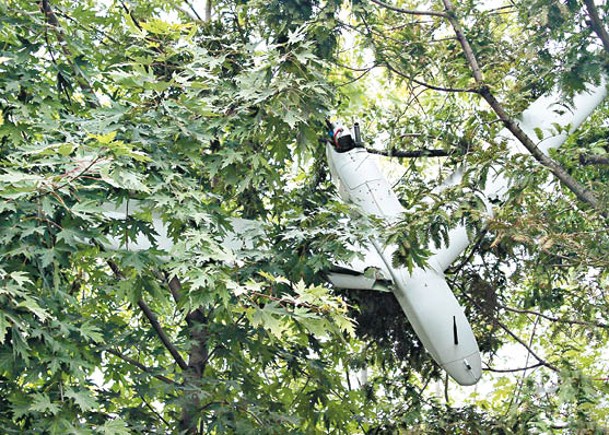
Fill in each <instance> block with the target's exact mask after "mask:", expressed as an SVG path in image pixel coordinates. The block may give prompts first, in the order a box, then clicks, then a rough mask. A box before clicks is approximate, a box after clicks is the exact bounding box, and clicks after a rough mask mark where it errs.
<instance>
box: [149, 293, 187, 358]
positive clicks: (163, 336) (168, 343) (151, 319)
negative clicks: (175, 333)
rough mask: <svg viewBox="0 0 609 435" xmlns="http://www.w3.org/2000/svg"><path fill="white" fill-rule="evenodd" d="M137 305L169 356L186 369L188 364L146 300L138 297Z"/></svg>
mask: <svg viewBox="0 0 609 435" xmlns="http://www.w3.org/2000/svg"><path fill="white" fill-rule="evenodd" d="M137 306H138V307H140V309H141V310H142V312H143V313H144V315H145V316H146V318H147V319H148V321H149V322H150V325H151V326H152V328H153V329H154V331H155V332H156V334H157V335H158V336H159V338H160V339H161V341H162V342H163V345H164V346H165V348H167V350H168V351H169V353H170V354H171V356H173V359H174V360H175V362H176V363H177V364H178V366H179V367H180V368H181V369H182V370H186V369H188V364H186V361H184V358H182V355H180V352H178V349H177V348H176V347H175V346H174V344H173V343H172V341H171V340H170V339H169V336H167V334H166V333H165V331H164V330H163V327H162V326H161V324H160V323H159V321H158V319H157V317H156V315H155V314H154V313H153V312H152V310H151V309H150V307H149V306H148V305H147V304H146V302H144V301H143V300H142V299H139V300H138V301H137Z"/></svg>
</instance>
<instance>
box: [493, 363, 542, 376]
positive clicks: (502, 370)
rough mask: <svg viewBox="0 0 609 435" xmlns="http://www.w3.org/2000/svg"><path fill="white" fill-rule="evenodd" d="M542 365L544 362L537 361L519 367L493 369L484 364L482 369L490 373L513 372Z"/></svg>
mask: <svg viewBox="0 0 609 435" xmlns="http://www.w3.org/2000/svg"><path fill="white" fill-rule="evenodd" d="M543 366H544V364H543V363H541V362H539V363H537V364H533V365H531V366H527V367H519V368H516V369H495V368H492V367H490V366H486V367H484V368H483V369H482V370H484V371H487V372H492V373H515V372H523V371H527V370H531V369H536V368H538V367H543Z"/></svg>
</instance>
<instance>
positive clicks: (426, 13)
mask: <svg viewBox="0 0 609 435" xmlns="http://www.w3.org/2000/svg"><path fill="white" fill-rule="evenodd" d="M370 1H371V2H372V3H375V4H377V5H379V6H382V7H384V8H386V9H389V10H392V11H394V12H399V13H401V14H407V15H418V16H432V17H442V18H446V14H445V13H443V12H436V11H415V10H412V9H402V8H398V7H396V6H392V5H388V4H387V3H384V2H382V1H380V0H370Z"/></svg>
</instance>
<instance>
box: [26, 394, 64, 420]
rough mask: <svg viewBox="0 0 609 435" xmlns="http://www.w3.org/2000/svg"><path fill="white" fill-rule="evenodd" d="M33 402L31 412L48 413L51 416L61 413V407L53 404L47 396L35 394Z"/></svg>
mask: <svg viewBox="0 0 609 435" xmlns="http://www.w3.org/2000/svg"><path fill="white" fill-rule="evenodd" d="M32 398H33V402H32V404H31V405H30V408H29V409H30V411H37V412H43V413H46V412H48V413H49V414H51V415H55V414H57V413H58V412H59V410H60V409H61V407H60V406H59V405H57V404H55V403H52V402H51V399H50V398H49V396H47V395H46V394H42V393H35V394H33V395H32Z"/></svg>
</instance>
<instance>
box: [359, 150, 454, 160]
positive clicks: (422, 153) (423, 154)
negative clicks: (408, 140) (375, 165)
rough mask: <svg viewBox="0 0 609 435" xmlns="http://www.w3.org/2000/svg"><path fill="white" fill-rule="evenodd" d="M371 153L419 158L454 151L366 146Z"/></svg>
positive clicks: (437, 155)
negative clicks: (403, 149) (380, 148)
mask: <svg viewBox="0 0 609 435" xmlns="http://www.w3.org/2000/svg"><path fill="white" fill-rule="evenodd" d="M366 151H368V152H369V153H370V154H378V155H381V156H387V157H400V158H407V159H410V158H418V157H446V156H450V155H451V154H452V153H450V152H448V151H444V150H435V149H434V150H429V149H422V150H416V151H401V150H377V149H374V148H366Z"/></svg>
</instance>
